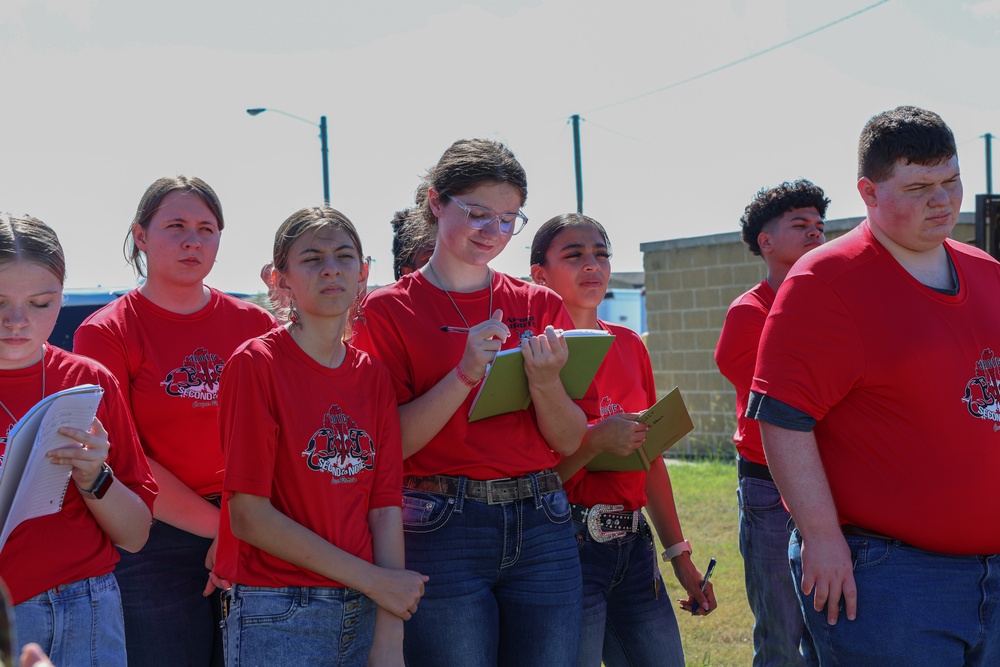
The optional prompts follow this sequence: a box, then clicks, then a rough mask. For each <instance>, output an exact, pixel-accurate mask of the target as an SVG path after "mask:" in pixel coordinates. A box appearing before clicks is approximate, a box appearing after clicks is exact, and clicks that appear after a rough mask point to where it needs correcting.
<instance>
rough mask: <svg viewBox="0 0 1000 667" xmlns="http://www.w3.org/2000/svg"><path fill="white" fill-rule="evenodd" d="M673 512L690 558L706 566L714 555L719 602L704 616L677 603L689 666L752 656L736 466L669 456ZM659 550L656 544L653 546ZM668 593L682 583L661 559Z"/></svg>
mask: <svg viewBox="0 0 1000 667" xmlns="http://www.w3.org/2000/svg"><path fill="white" fill-rule="evenodd" d="M667 470H668V471H669V472H670V480H671V484H672V486H673V489H674V499H675V502H676V504H677V512H678V514H679V515H680V520H681V526H682V527H683V528H684V536H685V537H686V538H687V539H688V540H690V541H691V546H692V547H693V548H694V554H693V557H694V560H695V563H696V564H697V565H698V567H699V568H700V569H701V570H702V571H704V570H705V568H706V567H707V566H708V560H709V558H711V557H713V556H714V557H715V558H716V559H717V564H716V566H715V574H713V575H712V584H713V586H714V587H715V596H716V599H717V600H718V602H719V607H718V609H716V610H715V611H713V612H712V613H711V614H710V615H708V616H691V615H690V614H686V613H684V612H683V610H681V609H677V623H678V625H679V626H680V631H681V640H682V642H683V644H684V656H685V658H686V662H687V665H688V667H736V666H742V665H749V664H751V662H752V659H753V638H752V633H753V615H752V614H751V613H750V607H749V606H748V605H747V598H746V590H745V588H744V584H743V558H742V557H741V556H740V550H739V544H738V535H739V533H738V528H737V524H738V521H739V510H738V508H737V505H736V466H735V464H734V462H733V461H731V460H730V461H697V462H687V461H679V460H672V459H668V460H667ZM660 550H662V546H660V547H658V549H657V552H659V551H660ZM660 569H661V571H662V572H663V580H664V582H666V585H667V589H668V591H669V593H670V595H671V598H672V599H674V600H676V599H677V598H680V597H682V589H681V587H680V584H678V583H677V579H676V578H674V573H673V569H672V568H671V567H670V565H669V564H668V563H661V565H660Z"/></svg>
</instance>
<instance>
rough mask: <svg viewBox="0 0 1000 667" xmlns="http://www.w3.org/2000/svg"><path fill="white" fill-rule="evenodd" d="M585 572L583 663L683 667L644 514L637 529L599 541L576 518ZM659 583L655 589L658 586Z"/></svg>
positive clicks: (582, 666) (584, 666)
mask: <svg viewBox="0 0 1000 667" xmlns="http://www.w3.org/2000/svg"><path fill="white" fill-rule="evenodd" d="M573 526H574V528H575V530H576V539H577V542H578V544H579V546H580V567H581V569H582V570H583V636H582V640H581V642H580V653H579V655H578V656H577V660H576V664H577V665H579V666H580V667H599V666H600V664H601V660H602V659H603V660H604V664H605V665H607V667H618V666H619V665H622V666H627V665H659V666H662V667H684V649H683V648H682V647H681V635H680V632H679V631H678V629H677V618H676V616H674V609H673V603H672V601H671V597H670V595H669V594H668V593H667V591H666V589H665V587H664V586H663V578H662V577H661V576H660V568H659V566H658V564H657V557H656V552H655V549H654V547H653V535H652V533H651V532H650V531H649V525H648V524H647V523H646V518H645V517H643V518H642V519H641V523H640V531H641V532H639V533H629V534H627V535H625V536H624V537H620V538H618V539H615V540H611V541H609V542H595V541H594V540H593V538H591V537H590V535H589V534H588V533H587V526H586V524H584V523H582V522H579V521H574V522H573ZM654 587H655V588H654Z"/></svg>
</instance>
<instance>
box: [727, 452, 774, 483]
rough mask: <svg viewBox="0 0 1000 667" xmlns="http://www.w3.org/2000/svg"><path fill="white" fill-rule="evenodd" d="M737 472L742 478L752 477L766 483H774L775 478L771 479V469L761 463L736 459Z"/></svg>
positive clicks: (740, 457) (740, 458)
mask: <svg viewBox="0 0 1000 667" xmlns="http://www.w3.org/2000/svg"><path fill="white" fill-rule="evenodd" d="M736 471H737V472H738V473H739V474H740V476H741V477H752V478H753V479H762V480H764V481H765V482H773V481H774V478H773V477H771V470H770V468H768V467H767V466H766V465H763V464H760V463H754V462H753V461H747V460H746V459H745V458H743V457H742V456H739V457H737V458H736Z"/></svg>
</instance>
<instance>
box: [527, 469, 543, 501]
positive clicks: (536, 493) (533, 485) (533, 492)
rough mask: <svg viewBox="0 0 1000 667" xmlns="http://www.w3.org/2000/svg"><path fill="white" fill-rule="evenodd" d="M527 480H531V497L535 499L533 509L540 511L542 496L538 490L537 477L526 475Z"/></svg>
mask: <svg viewBox="0 0 1000 667" xmlns="http://www.w3.org/2000/svg"><path fill="white" fill-rule="evenodd" d="M528 479H530V480H531V495H532V496H533V497H534V499H535V509H536V510H540V509H542V494H541V492H540V490H539V488H538V475H537V474H536V473H532V474H530V475H528Z"/></svg>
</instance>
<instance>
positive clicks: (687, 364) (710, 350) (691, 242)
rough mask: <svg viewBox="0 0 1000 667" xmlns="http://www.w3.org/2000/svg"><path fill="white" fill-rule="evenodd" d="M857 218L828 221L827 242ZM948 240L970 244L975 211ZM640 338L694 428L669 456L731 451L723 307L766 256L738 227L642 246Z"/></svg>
mask: <svg viewBox="0 0 1000 667" xmlns="http://www.w3.org/2000/svg"><path fill="white" fill-rule="evenodd" d="M862 220H863V218H843V219H840V220H828V221H827V224H826V235H827V239H828V240H830V239H833V238H836V237H837V236H840V235H842V234H844V233H845V232H847V231H848V230H850V229H853V228H854V227H856V226H857V225H858V224H859V223H860V222H861V221H862ZM952 237H953V238H955V239H958V240H961V241H963V242H971V239H972V238H973V237H974V232H973V214H972V213H962V214H961V215H960V217H959V225H958V226H957V227H956V228H955V231H954V232H953V234H952ZM640 249H641V250H642V252H643V265H644V268H645V273H646V317H647V326H648V328H649V335H648V338H647V341H646V344H647V347H648V348H649V356H650V359H651V360H652V364H653V373H654V377H655V379H656V387H657V392H658V394H659V395H661V396H662V395H663V394H665V393H666V392H667V391H669V390H670V389H672V388H673V387H675V386H677V387H680V389H681V393H682V394H683V396H684V402H685V404H686V405H687V408H688V411H689V412H690V413H691V418H692V420H693V421H694V424H695V430H694V432H692V433H691V434H690V435H688V436H687V437H686V438H684V439H683V440H682V441H681V442H679V443H677V444H676V445H674V446H673V448H672V449H671V451H670V453H671V454H672V455H675V456H690V455H697V456H706V455H708V456H721V457H730V456H733V455H734V452H735V450H734V447H733V443H732V435H733V431H734V430H735V428H736V414H735V409H736V408H735V395H734V392H733V386H732V385H731V384H729V381H728V380H726V379H725V378H724V377H722V374H721V373H719V370H718V368H717V367H716V365H715V359H714V356H713V355H714V352H715V345H716V343H717V342H718V340H719V332H720V331H721V330H722V323H723V322H724V321H725V318H726V310H727V309H728V308H729V304H730V303H732V301H733V300H734V299H735V298H736V297H738V296H739V295H740V294H742V293H743V292H745V291H746V290H748V289H750V287H752V286H753V285H755V284H757V283H759V282H760V281H761V280H763V279H764V276H765V274H766V270H765V266H764V261H763V260H762V259H761V258H759V257H757V256H755V255H751V254H750V252H749V251H747V249H746V247H745V246H744V245H743V241H742V239H741V238H740V233H739V232H730V233H725V234H714V235H711V236H699V237H694V238H683V239H672V240H666V241H655V242H651V243H644V244H642V245H641V246H640Z"/></svg>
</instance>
